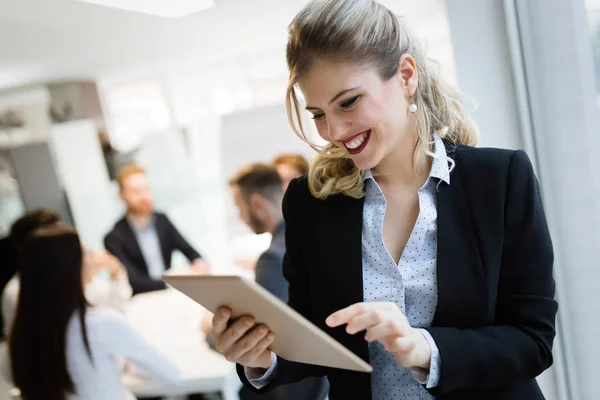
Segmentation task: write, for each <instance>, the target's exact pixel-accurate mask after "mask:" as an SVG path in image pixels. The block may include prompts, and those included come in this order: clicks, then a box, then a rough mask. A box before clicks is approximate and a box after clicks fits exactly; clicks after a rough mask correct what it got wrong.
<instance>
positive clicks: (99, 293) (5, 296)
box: [2, 271, 132, 337]
mask: <svg viewBox="0 0 600 400" xmlns="http://www.w3.org/2000/svg"><path fill="white" fill-rule="evenodd" d="M20 287H21V285H20V281H19V277H18V275H15V276H13V277H12V279H11V280H10V281H8V283H7V284H6V286H5V287H4V291H3V292H2V320H3V321H4V336H5V337H8V334H9V333H10V330H11V328H12V324H13V321H14V318H15V315H16V313H17V303H18V301H19V290H20ZM131 294H132V290H131V285H130V284H129V279H128V277H127V273H126V272H125V271H122V272H121V273H120V274H119V276H118V277H117V278H116V279H111V278H110V276H105V274H103V273H98V274H96V276H95V277H94V279H92V281H91V282H90V283H89V284H88V285H87V286H86V288H85V298H86V299H87V301H89V302H90V304H91V305H94V306H103V307H111V308H114V309H116V310H119V311H122V310H123V306H124V304H125V302H126V301H127V300H129V299H130V298H131Z"/></svg>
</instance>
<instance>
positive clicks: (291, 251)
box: [237, 178, 327, 393]
mask: <svg viewBox="0 0 600 400" xmlns="http://www.w3.org/2000/svg"><path fill="white" fill-rule="evenodd" d="M301 179H302V178H301ZM302 191H303V188H302V187H301V183H300V181H299V180H298V179H295V180H293V181H292V182H290V185H289V187H288V190H287V191H286V194H285V197H284V199H283V218H284V220H285V242H286V252H285V255H284V257H283V275H284V277H285V278H286V279H287V281H288V282H289V286H288V295H289V300H288V304H289V306H290V307H292V308H293V309H295V310H296V311H298V312H299V313H300V314H302V315H303V316H304V317H305V318H306V319H308V320H312V318H311V316H312V312H311V301H310V290H309V285H308V275H307V272H306V264H305V262H304V258H303V255H302V248H301V246H300V245H299V244H300V243H301V238H302V235H303V232H302V226H303V221H304V218H303V204H302V202H303V200H304V199H303V197H305V194H304V193H302ZM326 371H327V369H326V368H324V367H320V366H316V365H310V364H302V363H296V362H292V361H288V360H285V359H283V358H281V357H279V356H278V357H277V372H276V373H275V376H274V377H273V379H272V381H271V382H270V383H269V384H268V385H267V386H265V387H263V388H261V389H256V388H255V387H254V386H252V384H250V383H249V382H248V379H247V378H246V374H245V372H244V367H243V366H241V365H239V364H238V366H237V373H238V376H239V377H240V380H241V381H242V383H243V384H244V385H245V386H246V387H248V388H250V389H251V390H252V391H254V392H257V393H264V392H267V391H269V390H271V389H273V388H275V387H277V386H280V385H286V384H290V383H294V382H298V381H300V380H302V379H304V378H308V377H311V376H324V375H325V373H326Z"/></svg>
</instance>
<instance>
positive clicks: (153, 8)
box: [79, 0, 215, 18]
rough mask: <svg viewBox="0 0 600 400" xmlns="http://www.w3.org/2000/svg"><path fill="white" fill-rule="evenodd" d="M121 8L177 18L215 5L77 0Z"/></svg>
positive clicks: (199, 0)
mask: <svg viewBox="0 0 600 400" xmlns="http://www.w3.org/2000/svg"><path fill="white" fill-rule="evenodd" d="M79 1H83V2H85V3H92V4H98V5H101V6H106V7H113V8H118V9H121V10H127V11H134V12H138V13H144V14H151V15H157V16H160V17H168V18H178V17H183V16H185V15H190V14H195V13H198V12H200V11H205V10H208V9H209V8H212V7H214V6H215V1H214V0H79Z"/></svg>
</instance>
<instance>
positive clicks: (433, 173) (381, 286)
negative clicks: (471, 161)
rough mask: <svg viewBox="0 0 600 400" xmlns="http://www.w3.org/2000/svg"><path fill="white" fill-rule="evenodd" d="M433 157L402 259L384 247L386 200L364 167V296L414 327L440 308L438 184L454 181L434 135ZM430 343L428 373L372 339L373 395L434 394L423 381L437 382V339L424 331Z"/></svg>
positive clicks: (419, 397)
mask: <svg viewBox="0 0 600 400" xmlns="http://www.w3.org/2000/svg"><path fill="white" fill-rule="evenodd" d="M434 152H435V156H434V157H433V161H432V164H431V170H430V172H429V177H428V179H427V181H426V182H425V184H424V185H423V186H422V187H421V188H420V189H419V191H418V196H419V215H418V216H417V220H416V222H415V226H414V227H413V229H412V231H411V233H410V237H409V239H408V242H407V243H406V246H405V248H404V250H403V252H402V256H401V257H400V260H399V262H398V264H396V262H395V261H394V259H393V258H392V256H391V255H390V254H389V252H388V251H387V249H386V248H385V244H384V241H383V220H384V217H385V212H386V207H387V201H386V199H385V197H384V195H383V192H382V190H381V188H380V187H379V185H378V184H377V182H376V180H375V179H374V178H373V175H372V173H371V171H366V172H365V177H364V179H365V203H364V207H363V226H362V269H363V300H364V301H365V302H391V303H394V304H396V306H397V307H398V308H399V309H400V311H402V313H403V314H404V315H405V316H406V317H407V319H408V321H409V323H410V325H411V326H412V327H413V328H425V327H429V326H431V322H432V321H433V316H434V314H435V310H436V307H437V300H438V294H437V279H436V268H437V190H436V188H437V185H438V184H441V181H443V182H445V183H446V184H450V169H449V167H448V163H449V159H448V157H447V155H446V149H445V147H444V142H443V141H442V140H441V139H440V138H439V137H438V136H437V135H436V136H435V143H434ZM421 332H422V333H423V335H424V336H425V338H426V339H427V341H428V343H429V346H430V348H431V366H430V370H429V375H428V376H427V373H424V372H421V371H422V370H418V369H408V368H404V367H402V366H401V365H400V364H398V363H397V362H396V360H395V359H394V356H393V355H392V353H390V352H389V351H387V350H385V348H384V347H383V345H382V344H381V343H380V342H371V343H369V360H370V364H371V366H372V367H373V373H372V375H371V392H372V396H373V399H374V400H391V399H395V398H401V399H406V400H426V399H432V398H433V396H431V395H430V394H429V393H428V392H427V391H426V390H425V389H424V388H423V386H422V384H426V386H427V387H428V388H433V387H436V386H437V385H438V384H439V379H440V369H441V360H440V356H439V350H438V348H437V346H436V344H435V341H434V340H433V338H432V337H431V335H430V334H429V332H427V331H426V330H422V331H421Z"/></svg>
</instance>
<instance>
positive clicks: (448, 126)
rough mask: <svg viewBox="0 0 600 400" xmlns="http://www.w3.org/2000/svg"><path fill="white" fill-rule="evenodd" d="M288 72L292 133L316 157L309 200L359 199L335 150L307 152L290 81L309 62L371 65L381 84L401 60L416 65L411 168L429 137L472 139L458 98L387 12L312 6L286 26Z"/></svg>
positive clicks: (329, 0) (353, 4)
mask: <svg viewBox="0 0 600 400" xmlns="http://www.w3.org/2000/svg"><path fill="white" fill-rule="evenodd" d="M286 53H287V54H286V58H287V64H288V68H289V71H290V78H289V85H288V89H287V96H286V108H287V113H288V119H289V121H290V125H291V126H292V129H293V130H294V132H296V134H297V135H298V136H300V138H302V139H303V140H304V141H305V142H307V143H308V144H310V145H311V147H313V149H315V150H316V151H317V152H318V153H319V154H318V155H317V157H316V158H315V159H314V161H313V162H312V164H311V166H310V171H309V174H308V182H309V187H310V190H311V192H312V194H313V196H315V197H317V198H320V199H325V198H327V197H328V196H329V195H332V194H337V193H343V194H345V195H348V196H351V197H355V198H360V197H362V196H363V192H364V190H363V187H364V183H363V172H362V171H361V170H359V169H358V168H357V167H356V166H355V165H354V162H353V161H352V160H351V158H350V157H349V155H348V154H347V153H346V152H345V151H344V150H343V149H340V148H339V147H337V146H335V145H333V144H328V145H326V146H324V147H322V148H321V147H318V146H315V145H313V144H311V143H310V142H309V141H308V139H307V137H306V134H305V133H304V129H303V126H302V119H301V115H300V103H299V101H298V98H297V96H296V86H297V83H298V79H299V78H300V76H301V75H302V74H305V73H306V72H307V71H308V70H309V69H310V68H311V66H312V65H313V63H314V62H315V61H316V60H317V59H320V60H327V61H334V62H346V63H348V62H349V63H353V64H355V65H357V66H364V65H372V66H374V67H376V68H377V69H378V71H379V75H380V76H381V77H382V79H385V80H387V79H390V78H392V77H393V76H394V75H395V74H396V72H397V70H398V61H399V59H400V57H401V56H402V55H403V54H409V55H411V56H412V57H413V58H414V59H415V61H416V67H417V75H418V78H419V83H418V86H417V89H416V92H415V94H414V97H413V99H412V102H413V103H414V104H416V105H417V112H416V113H415V116H416V120H417V140H416V144H415V150H414V153H413V165H414V166H415V169H418V168H419V167H420V166H421V165H423V164H424V160H425V158H426V157H427V156H428V154H429V155H431V146H432V143H433V133H434V132H438V134H439V135H440V136H441V137H442V138H444V139H446V140H448V141H450V142H452V143H455V144H466V145H474V144H475V143H476V141H477V137H478V131H477V127H476V126H475V124H474V123H473V121H472V120H471V119H470V118H469V117H468V116H467V115H466V113H465V110H464V108H463V105H462V104H461V101H460V95H459V93H458V92H457V91H456V90H454V89H453V88H451V87H450V86H448V85H446V84H444V83H443V82H442V81H441V80H440V79H439V77H437V76H436V75H435V74H433V73H432V72H431V71H430V69H429V68H428V65H427V62H426V59H425V55H424V54H423V52H422V50H421V49H420V47H419V44H418V42H417V40H416V39H415V38H414V37H412V36H411V34H410V32H409V31H408V29H407V27H406V26H404V24H402V23H401V22H400V21H399V20H398V18H397V17H396V16H395V15H394V14H393V13H392V12H391V11H390V10H388V9H387V8H385V7H384V6H382V5H381V4H379V3H377V2H375V1H373V0H313V1H311V2H310V3H309V4H308V5H307V6H306V7H304V9H303V10H302V11H300V13H298V15H296V17H295V18H294V20H293V21H292V23H291V24H290V26H289V36H288V43H287V51H286Z"/></svg>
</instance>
